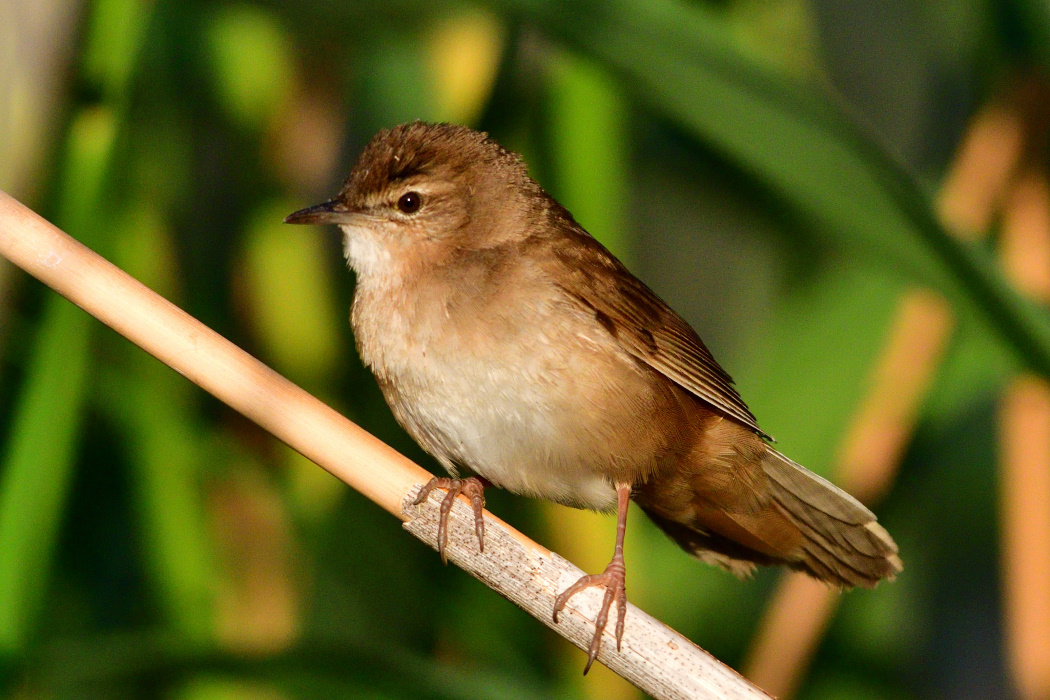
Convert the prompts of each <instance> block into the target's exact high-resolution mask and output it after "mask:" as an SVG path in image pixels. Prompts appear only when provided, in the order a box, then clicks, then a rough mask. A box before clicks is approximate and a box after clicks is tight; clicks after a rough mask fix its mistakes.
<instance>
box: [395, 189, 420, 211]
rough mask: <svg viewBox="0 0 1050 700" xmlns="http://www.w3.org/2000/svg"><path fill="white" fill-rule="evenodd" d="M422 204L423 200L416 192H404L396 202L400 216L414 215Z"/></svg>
mask: <svg viewBox="0 0 1050 700" xmlns="http://www.w3.org/2000/svg"><path fill="white" fill-rule="evenodd" d="M421 204H423V198H422V197H420V196H419V193H418V192H406V193H405V194H403V195H401V198H400V199H398V200H397V208H398V209H399V210H401V213H402V214H415V213H416V212H417V211H419V207H420V205H421Z"/></svg>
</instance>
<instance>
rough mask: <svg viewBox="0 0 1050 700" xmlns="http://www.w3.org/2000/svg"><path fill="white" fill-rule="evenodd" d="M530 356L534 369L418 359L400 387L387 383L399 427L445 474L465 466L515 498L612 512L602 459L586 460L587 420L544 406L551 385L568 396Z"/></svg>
mask: <svg viewBox="0 0 1050 700" xmlns="http://www.w3.org/2000/svg"><path fill="white" fill-rule="evenodd" d="M537 355H540V356H537V357H534V358H533V360H534V362H535V364H534V365H533V367H521V366H520V364H518V363H514V362H511V363H509V364H508V363H501V362H495V363H493V362H485V361H477V360H475V361H474V362H457V363H456V364H457V366H455V367H452V366H449V364H448V363H445V362H441V361H440V360H438V359H437V358H433V357H428V358H425V359H424V358H419V360H420V361H419V362H417V363H415V364H414V365H413V366H412V367H411V369H407V368H406V370H404V371H403V374H402V376H401V377H400V378H399V379H394V378H393V377H390V379H393V380H394V382H395V384H396V385H397V389H394V390H393V391H389V392H387V398H388V401H390V403H391V407H392V408H393V409H394V412H395V414H396V415H397V417H398V419H399V421H400V422H401V424H402V425H403V426H404V427H405V428H406V429H407V430H408V431H409V432H410V433H411V434H412V435H413V437H415V438H416V440H417V441H419V442H420V443H421V444H422V445H423V447H424V448H425V449H427V450H428V451H429V452H430V453H431V454H433V455H434V456H435V457H437V459H438V460H439V461H441V462H442V463H443V464H444V465H445V467H446V468H448V469H450V470H454V469H455V467H456V466H457V465H460V466H465V467H467V468H469V469H470V470H472V471H474V472H475V473H477V474H478V475H479V476H483V477H485V478H486V479H488V480H489V481H491V482H492V483H493V484H495V485H497V486H499V487H501V488H505V489H507V490H508V491H512V492H514V493H519V494H522V495H528V496H534V497H538V498H546V499H548V500H552V501H557V502H559V503H564V504H566V505H573V506H577V507H583V508H592V509H595V510H607V509H610V508H613V507H614V506H615V504H616V491H615V489H614V487H613V485H612V482H611V480H610V479H609V478H608V475H607V474H608V469H607V466H608V461H609V455H607V454H606V453H605V452H604V451H602V452H600V453H595V452H594V451H593V450H590V454H586V452H587V451H588V450H587V449H586V448H587V447H589V446H591V445H592V444H593V443H594V440H592V439H589V438H588V435H587V434H588V432H590V431H591V428H590V427H589V423H591V422H592V420H593V416H591V415H581V414H579V413H576V414H573V413H571V412H569V411H566V410H565V409H564V408H563V407H562V406H560V405H559V404H558V403H557V402H553V401H551V399H550V390H551V388H552V387H551V385H552V384H554V383H562V384H563V386H562V387H561V389H569V390H570V391H571V390H572V388H571V387H565V386H564V383H565V381H566V379H567V377H566V376H565V375H564V374H563V373H562V372H551V368H552V367H553V366H556V365H557V363H556V362H547V361H545V360H546V359H550V358H543V357H542V353H537ZM530 364H531V363H530ZM534 370H539V371H534ZM544 371H546V375H545V376H544V374H543V372H544ZM410 387H411V388H410ZM406 394H409V395H410V396H411V398H408V397H407V396H405V395H406ZM581 448H584V449H581Z"/></svg>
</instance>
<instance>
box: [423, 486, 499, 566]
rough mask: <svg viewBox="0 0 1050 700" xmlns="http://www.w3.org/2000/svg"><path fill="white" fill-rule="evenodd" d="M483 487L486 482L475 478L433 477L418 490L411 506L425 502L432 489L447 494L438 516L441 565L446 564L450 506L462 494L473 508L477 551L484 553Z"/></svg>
mask: <svg viewBox="0 0 1050 700" xmlns="http://www.w3.org/2000/svg"><path fill="white" fill-rule="evenodd" d="M485 485H486V482H485V481H483V480H481V479H480V478H478V477H476V476H471V477H468V478H466V479H450V478H449V477H447V476H435V477H434V478H433V479H431V480H430V481H428V482H427V483H426V485H425V486H424V487H423V488H421V489H420V490H419V495H418V496H416V500H414V501H412V505H414V506H418V505H419V504H420V503H422V502H423V501H425V500H427V496H429V495H430V492H431V491H433V490H434V489H446V490H447V491H448V493H446V494H445V498H444V499H442V501H441V513H440V514H439V515H438V534H437V541H438V554H440V555H441V563H442V564H447V563H448V560H446V559H445V545H446V544H447V543H448V515H449V513H450V512H452V504H453V503H455V501H456V496H458V495H460V494H463V495H464V496H467V497H469V498H470V505H471V506H472V507H473V508H474V532H476V533H477V535H478V549H479V550H480V551H482V552H484V551H485V516H484V511H485Z"/></svg>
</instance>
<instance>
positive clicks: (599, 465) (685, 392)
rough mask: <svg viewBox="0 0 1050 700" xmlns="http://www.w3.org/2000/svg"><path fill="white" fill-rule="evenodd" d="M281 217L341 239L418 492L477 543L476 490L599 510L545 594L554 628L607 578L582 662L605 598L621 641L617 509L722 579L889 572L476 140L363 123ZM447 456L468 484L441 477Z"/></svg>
mask: <svg viewBox="0 0 1050 700" xmlns="http://www.w3.org/2000/svg"><path fill="white" fill-rule="evenodd" d="M286 221H287V222H288V223H297V224H315V223H316V224H321V223H323V224H337V225H339V227H340V228H341V229H342V231H343V234H344V245H345V252H346V259H347V261H348V262H349V264H350V267H351V268H353V270H354V272H355V273H356V274H357V286H356V290H355V293H354V301H353V311H352V313H351V324H352V325H353V329H354V334H355V337H356V339H357V347H358V351H359V352H360V354H361V357H362V359H363V360H364V362H365V363H366V364H367V365H368V366H369V367H370V368H371V369H372V371H373V372H374V373H375V376H376V379H377V380H378V382H379V386H380V387H381V388H382V391H383V394H384V396H385V397H386V400H387V402H388V403H389V404H390V407H391V409H392V410H393V412H394V415H395V416H396V417H397V420H398V421H399V422H400V423H401V425H402V426H403V427H404V428H405V430H407V431H408V432H409V434H411V435H412V437H414V438H415V439H416V441H417V442H419V444H420V445H421V446H422V447H423V448H424V449H425V450H426V451H427V452H429V453H430V454H431V455H433V456H434V457H435V458H436V459H437V460H438V461H439V462H440V463H441V464H442V465H443V466H444V467H445V468H446V469H447V470H448V471H449V472H450V473H451V474H452V476H453V478H451V479H449V478H436V479H434V480H433V481H431V482H430V483H429V484H427V485H426V486H425V487H424V489H423V490H422V492H421V493H420V494H419V498H418V500H417V502H420V503H421V502H422V501H423V499H425V498H426V496H427V494H428V493H429V492H430V491H431V490H433V489H434V488H442V489H447V490H448V495H447V497H446V501H447V502H448V503H449V504H451V499H453V498H455V496H456V495H457V494H460V493H463V494H466V495H468V496H470V497H471V501H472V503H473V506H474V509H475V516H476V527H477V533H478V538H479V544H480V545H481V546H483V532H484V531H483V527H484V524H483V520H482V517H481V511H482V507H483V504H484V497H483V488H484V482H489V483H491V484H492V485H495V486H498V487H501V488H505V489H508V490H509V491H512V492H514V493H518V494H523V495H526V496H534V497H537V498H545V499H548V500H551V501H555V502H557V503H562V504H564V505H568V506H572V507H575V508H589V509H593V510H599V511H609V510H613V509H616V513H617V530H616V549H615V552H614V554H613V558H612V561H611V562H610V563H609V566H608V567H607V568H606V569H605V571H604V572H603V573H601V574H597V575H593V576H585V577H584V578H582V579H580V580H579V581H578V582H577V583H576V584H574V585H573V586H571V587H569V588H568V589H567V590H566V591H564V592H563V593H562V594H561V595H559V596H558V598H557V600H556V602H555V606H554V621H555V622H557V620H558V612H559V611H560V610H561V609H562V608H563V607H564V606H565V604H566V603H567V601H568V600H569V598H571V597H572V596H573V595H574V594H575V593H577V592H579V591H581V590H583V589H585V588H587V587H590V586H604V587H605V598H604V600H603V602H602V607H601V612H600V614H599V616H598V619H597V621H596V630H595V633H594V638H593V641H592V643H591V647H590V654H589V658H588V661H587V669H589V668H590V666H591V663H592V662H593V661H594V659H595V657H596V656H597V654H598V648H599V643H600V640H601V635H602V632H603V630H604V628H605V625H606V621H607V620H608V615H609V611H610V608H611V606H612V603H613V601H614V600H615V601H616V602H617V604H618V607H619V617H618V620H617V626H616V641H617V648H619V644H620V639H621V637H622V635H623V615H624V611H625V609H626V595H625V585H624V562H623V540H624V531H625V529H626V522H627V507H628V503H629V501H630V500H631V499H633V500H634V501H635V502H636V503H637V504H638V505H639V506H640V507H641V508H642V510H644V511H645V512H646V513H647V514H648V515H649V517H650V518H652V520H653V521H654V522H655V523H656V524H657V525H658V526H659V527H660V528H661V529H662V530H663V531H664V532H666V533H667V534H668V535H669V536H670V537H671V538H672V539H673V540H674V541H675V542H677V543H678V544H679V545H681V547H682V548H683V549H685V550H686V551H687V552H688V553H690V554H692V555H693V556H695V557H697V558H698V559H700V560H702V561H705V562H708V563H711V564H716V565H718V566H721V567H723V568H725V569H728V570H729V571H731V572H732V573H734V574H736V575H738V576H745V575H747V574H749V573H751V572H752V571H753V570H754V568H755V565H756V564H785V565H787V566H789V567H790V568H792V569H797V570H799V571H804V572H806V573H808V574H810V575H811V576H814V577H815V578H818V579H820V580H822V581H826V582H828V583H829V584H831V585H834V586H842V587H848V586H867V587H871V586H874V585H875V584H876V583H877V582H878V581H879V580H880V579H883V578H892V577H893V576H894V575H895V574H896V573H897V572H899V571H900V570H901V562H900V559H899V558H898V557H897V546H896V545H895V544H894V542H893V539H892V538H891V537H890V536H889V534H888V533H887V532H886V531H885V530H884V529H883V528H882V527H881V526H880V525H879V524H878V523H876V522H875V516H874V515H873V514H872V513H871V511H869V510H868V509H867V508H865V507H864V506H863V505H861V504H860V503H859V502H858V501H857V500H855V499H854V498H853V497H851V496H850V495H849V494H847V493H845V492H844V491H842V490H840V489H838V488H836V487H835V486H833V485H832V484H830V483H828V482H827V481H825V480H824V479H822V478H820V477H819V476H817V475H815V474H813V473H812V472H810V471H808V470H806V469H804V468H802V467H801V466H799V465H797V464H795V463H794V462H792V461H791V460H790V459H788V458H787V457H785V456H784V455H782V454H780V453H779V452H777V451H776V450H774V449H773V448H772V447H770V445H769V444H768V442H767V440H768V436H767V435H766V434H765V433H763V432H762V430H761V429H760V428H759V427H758V424H757V423H756V422H755V417H754V416H753V415H751V411H750V410H748V407H747V405H746V404H745V403H744V401H743V400H742V399H741V398H740V395H739V394H738V393H737V391H736V389H734V388H733V383H732V380H731V379H730V377H729V375H728V374H726V372H725V371H724V370H723V369H722V368H721V367H720V366H719V365H718V363H717V362H715V359H714V358H713V357H712V356H711V353H710V352H709V351H708V349H707V348H706V347H705V346H704V343H703V342H702V341H701V340H700V338H699V336H698V335H697V334H696V332H695V331H693V329H692V328H690V327H689V325H688V324H687V323H686V322H685V321H684V320H682V318H681V317H680V316H679V315H678V314H676V313H675V312H674V311H672V310H671V308H670V307H668V306H667V304H665V303H664V302H663V301H662V300H661V299H660V298H659V297H657V296H656V294H654V293H653V292H652V291H651V290H650V289H649V288H648V287H647V286H645V284H643V283H642V282H641V281H639V280H638V279H637V278H636V277H634V275H632V274H631V273H630V272H629V271H628V270H627V268H626V267H624V266H623V264H621V263H620V261H619V260H617V259H616V258H615V257H613V255H612V254H611V253H609V251H608V250H606V249H605V248H604V247H602V245H601V244H600V243H598V242H597V241H596V240H595V239H594V238H592V237H591V236H590V234H588V233H587V232H586V231H584V230H583V228H582V227H581V226H580V225H579V224H578V223H576V221H575V220H574V219H573V218H572V215H571V214H570V213H569V212H568V211H567V210H566V209H565V208H564V207H562V206H561V205H560V204H558V202H556V201H555V200H554V199H553V198H552V197H551V196H550V195H548V194H547V193H546V192H544V191H543V189H542V188H541V187H540V186H539V185H538V184H537V183H536V182H535V181H534V180H533V179H532V178H530V177H529V175H528V173H527V171H526V167H525V164H524V162H523V161H522V159H521V157H520V156H518V155H516V154H514V153H511V152H509V151H507V150H505V149H503V148H502V147H501V146H499V144H497V143H496V142H495V141H493V140H491V139H490V138H488V136H487V135H486V134H483V133H478V132H476V131H472V130H470V129H468V128H465V127H462V126H453V125H449V124H427V123H423V122H414V123H411V124H403V125H401V126H398V127H396V128H394V129H391V130H389V131H381V132H380V133H379V134H377V135H376V136H375V137H374V138H373V139H372V141H371V143H369V144H368V146H367V147H366V148H365V150H364V152H362V154H361V156H360V158H359V159H358V161H357V165H356V166H354V169H353V171H352V172H351V173H350V176H349V178H348V179H347V180H346V184H344V185H343V189H342V190H341V191H340V192H339V194H338V195H337V196H336V197H335V198H334V199H332V200H330V201H328V202H325V203H323V204H318V205H317V206H313V207H309V208H308V209H303V210H301V211H298V212H295V213H294V214H291V215H290V216H289V217H288V218H287V219H286ZM460 468H466V469H468V470H470V471H471V472H473V473H474V474H476V475H477V476H476V477H469V478H456V477H457V474H458V470H459V469H460ZM478 477H480V478H478ZM445 527H446V523H445V518H444V517H443V518H442V520H441V523H440V527H439V533H438V542H439V549H440V550H441V555H442V558H444V545H445V536H446V533H445ZM584 672H585V673H586V670H585V671H584Z"/></svg>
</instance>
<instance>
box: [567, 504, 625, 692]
mask: <svg viewBox="0 0 1050 700" xmlns="http://www.w3.org/2000/svg"><path fill="white" fill-rule="evenodd" d="M630 497H631V485H630V484H627V483H617V484H616V549H615V550H613V558H612V561H610V562H609V565H608V566H607V567H605V571H603V572H602V573H600V574H591V575H590V576H583V577H582V578H580V580H579V581H577V582H576V583H574V584H572V585H571V586H569V587H568V588H566V589H565V590H564V591H562V592H561V594H560V595H558V597H557V598H555V599H554V624H558V613H560V612H561V611H562V609H563V608H564V607H565V604H566V603H568V602H569V598H572V597H573V596H574V595H576V594H577V593H579V592H580V591H582V590H583V589H585V588H590V587H591V586H605V596H604V597H603V598H602V607H601V609H600V610H599V611H598V617H597V618H595V620H594V636H593V637H592V638H591V646H590V647H589V648H588V649H587V665H586V666H584V668H583V675H585V676H586V675H587V672H588V671H590V670H591V664H593V663H594V660H595V659H597V658H598V650H599V649H600V648H601V646H602V633H603V632H604V631H605V625H606V624H608V622H609V609H610V608H612V604H613V601H614V600H615V601H616V605H617V607H618V609H619V615H618V616H617V618H616V651H620V643H621V642H622V641H623V616H624V613H626V612H627V585H626V579H627V569H626V567H625V566H624V563H623V537H624V533H625V532H626V531H627V505H628V503H629V502H630Z"/></svg>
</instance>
